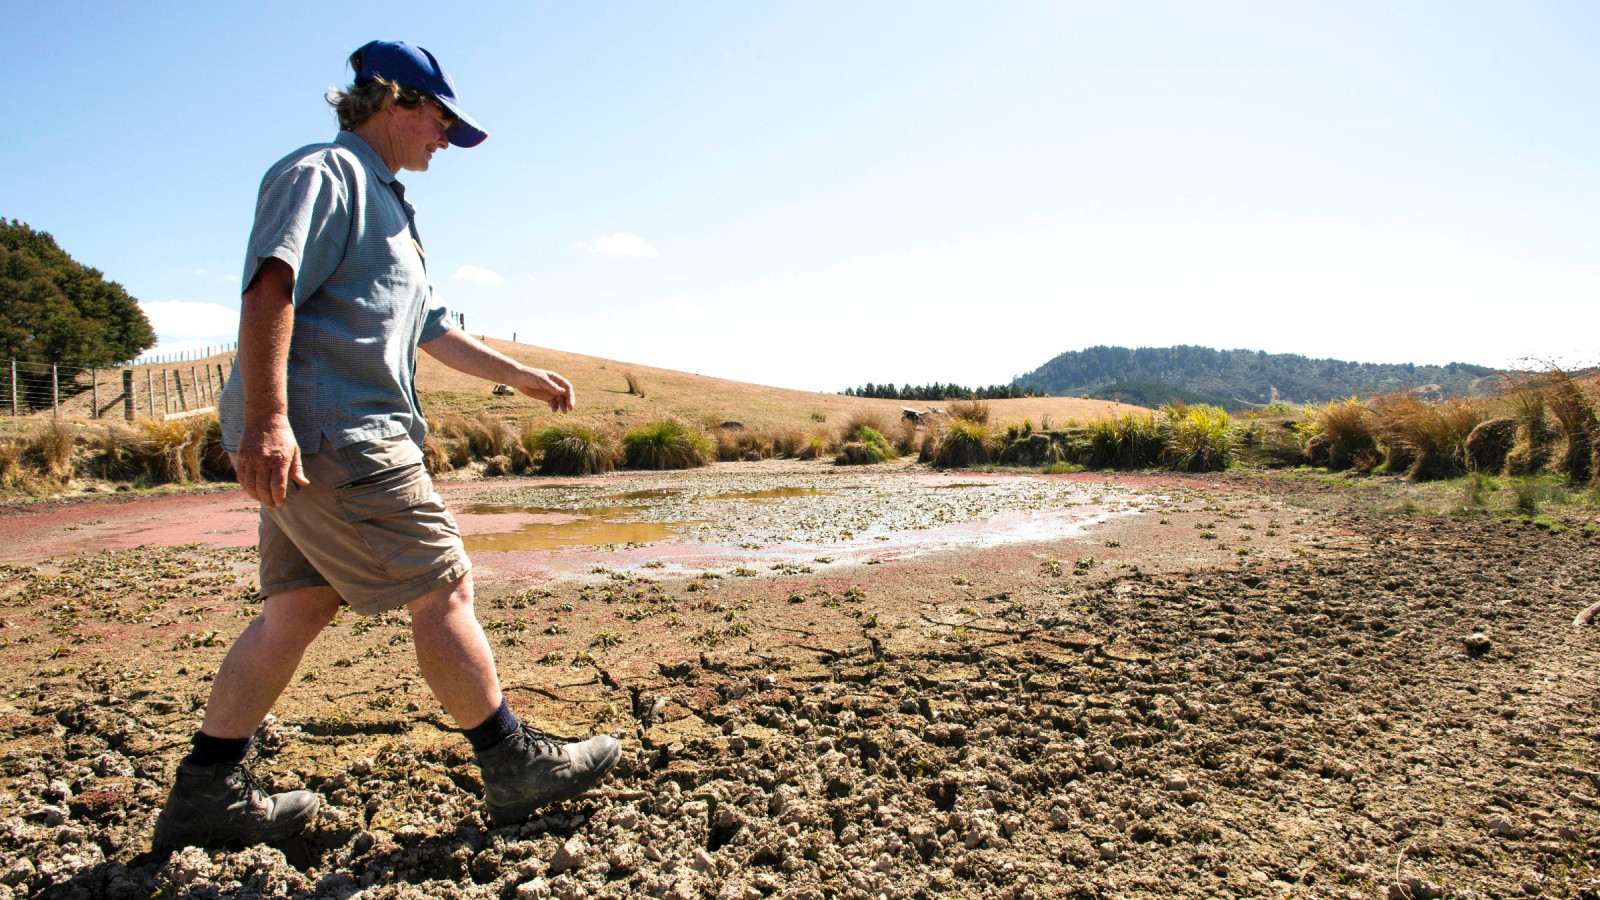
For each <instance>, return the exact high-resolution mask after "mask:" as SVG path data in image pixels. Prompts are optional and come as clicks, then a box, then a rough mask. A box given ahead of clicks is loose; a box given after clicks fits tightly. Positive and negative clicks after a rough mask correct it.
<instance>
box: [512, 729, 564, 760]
mask: <svg viewBox="0 0 1600 900" xmlns="http://www.w3.org/2000/svg"><path fill="white" fill-rule="evenodd" d="M522 736H523V739H524V740H526V741H527V742H528V744H529V745H530V746H532V747H533V749H535V750H537V751H539V752H541V753H548V754H550V755H551V756H560V755H561V745H560V744H557V743H556V740H555V738H552V737H551V736H550V735H548V734H545V733H544V732H542V731H540V730H539V729H537V728H535V727H533V726H532V725H529V724H528V723H527V722H523V723H522Z"/></svg>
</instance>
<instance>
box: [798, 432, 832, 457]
mask: <svg viewBox="0 0 1600 900" xmlns="http://www.w3.org/2000/svg"><path fill="white" fill-rule="evenodd" d="M827 455H828V439H827V438H824V437H820V436H817V437H812V438H811V439H810V440H808V441H806V442H805V443H804V444H803V445H801V447H800V449H798V450H796V451H795V454H794V458H795V459H821V458H822V457H824V456H827Z"/></svg>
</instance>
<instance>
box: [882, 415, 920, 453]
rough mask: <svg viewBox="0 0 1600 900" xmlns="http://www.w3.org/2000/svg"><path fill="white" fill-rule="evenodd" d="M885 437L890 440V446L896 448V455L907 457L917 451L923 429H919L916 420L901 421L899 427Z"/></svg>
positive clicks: (885, 434)
mask: <svg viewBox="0 0 1600 900" xmlns="http://www.w3.org/2000/svg"><path fill="white" fill-rule="evenodd" d="M884 436H885V437H887V438H888V439H889V445H890V446H891V447H893V448H894V452H895V453H896V454H898V455H900V456H905V455H906V454H908V453H912V452H914V451H915V450H916V449H917V443H918V440H919V438H920V436H921V429H919V428H918V427H917V422H916V420H915V419H901V420H900V421H899V423H898V424H897V426H896V427H895V428H894V429H893V430H892V431H889V432H885V433H884Z"/></svg>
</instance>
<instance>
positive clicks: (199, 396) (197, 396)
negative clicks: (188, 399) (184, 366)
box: [189, 366, 206, 407]
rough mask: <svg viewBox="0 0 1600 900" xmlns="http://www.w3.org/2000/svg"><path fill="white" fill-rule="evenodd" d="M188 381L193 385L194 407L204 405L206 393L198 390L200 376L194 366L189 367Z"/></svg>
mask: <svg viewBox="0 0 1600 900" xmlns="http://www.w3.org/2000/svg"><path fill="white" fill-rule="evenodd" d="M189 383H190V384H193V385H194V405H195V406H196V407H200V406H205V405H206V395H205V392H204V391H202V390H200V376H199V375H198V374H196V373H195V371H194V366H190V367H189Z"/></svg>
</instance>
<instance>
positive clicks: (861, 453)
mask: <svg viewBox="0 0 1600 900" xmlns="http://www.w3.org/2000/svg"><path fill="white" fill-rule="evenodd" d="M850 438H851V439H850V440H847V441H845V442H844V443H843V444H841V445H840V446H839V455H838V456H836V457H834V460H833V461H834V463H836V464H837V465H841V466H860V465H870V464H872V463H881V462H887V461H889V460H891V459H896V458H898V457H899V455H900V454H899V453H897V452H895V449H894V448H893V447H891V446H889V439H888V438H886V437H884V436H883V434H882V433H881V432H879V431H878V430H876V429H874V428H872V427H870V426H867V425H862V426H861V427H859V428H857V429H856V430H855V432H854V433H852V434H851V435H850Z"/></svg>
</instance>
